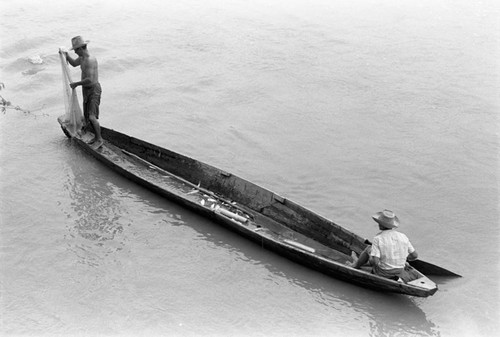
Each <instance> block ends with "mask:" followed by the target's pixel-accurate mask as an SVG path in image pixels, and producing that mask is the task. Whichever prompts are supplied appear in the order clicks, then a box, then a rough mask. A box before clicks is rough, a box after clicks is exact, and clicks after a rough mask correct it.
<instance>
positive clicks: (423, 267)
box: [409, 260, 462, 277]
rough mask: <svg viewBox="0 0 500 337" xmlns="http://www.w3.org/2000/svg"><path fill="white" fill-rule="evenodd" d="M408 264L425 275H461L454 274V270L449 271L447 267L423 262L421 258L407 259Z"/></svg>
mask: <svg viewBox="0 0 500 337" xmlns="http://www.w3.org/2000/svg"><path fill="white" fill-rule="evenodd" d="M409 264H410V265H411V266H412V267H413V268H415V269H417V270H418V271H419V272H421V273H422V274H424V275H426V276H430V275H436V276H453V277H462V275H458V274H455V273H454V272H451V271H449V270H447V269H444V268H441V267H438V266H436V265H433V264H432V263H429V262H425V261H422V260H414V261H409Z"/></svg>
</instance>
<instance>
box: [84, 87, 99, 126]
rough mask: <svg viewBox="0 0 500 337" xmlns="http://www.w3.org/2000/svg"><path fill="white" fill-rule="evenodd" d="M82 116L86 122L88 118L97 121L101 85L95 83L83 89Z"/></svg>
mask: <svg viewBox="0 0 500 337" xmlns="http://www.w3.org/2000/svg"><path fill="white" fill-rule="evenodd" d="M82 91H83V116H84V117H85V121H86V122H88V120H89V117H90V116H95V118H97V119H99V104H101V93H102V89H101V85H100V84H99V83H96V84H94V85H92V86H88V87H83V89H82Z"/></svg>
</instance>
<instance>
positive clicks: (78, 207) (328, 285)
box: [65, 145, 440, 336]
mask: <svg viewBox="0 0 500 337" xmlns="http://www.w3.org/2000/svg"><path fill="white" fill-rule="evenodd" d="M70 146H71V147H73V145H70ZM75 150H76V154H73V155H72V157H74V156H76V157H77V158H76V160H74V159H75V158H70V159H69V160H68V163H67V164H68V166H69V168H70V170H68V175H67V181H66V183H65V186H66V188H67V190H68V192H69V195H70V199H71V206H70V208H71V210H70V211H68V212H67V217H68V237H67V244H68V247H69V250H70V251H71V252H72V253H74V254H75V256H76V258H77V261H78V263H81V264H84V265H86V266H89V267H90V268H92V269H93V268H94V267H96V268H98V267H100V268H99V271H98V273H99V274H108V273H109V274H113V275H114V278H115V279H116V278H120V279H121V281H120V282H121V284H122V285H123V286H124V287H127V282H128V281H126V280H124V279H123V277H124V275H120V273H122V272H123V271H125V270H126V271H127V272H128V273H129V274H128V275H127V276H126V277H130V276H133V277H132V278H133V279H135V281H131V282H137V280H141V281H140V282H141V283H142V282H146V284H147V282H148V281H147V280H142V277H143V276H141V275H139V274H140V273H141V272H140V270H141V267H140V266H134V264H136V263H143V264H150V263H151V264H153V263H155V262H154V261H156V260H154V259H152V260H151V261H147V260H142V259H143V258H144V259H146V258H147V255H145V256H146V257H140V260H139V257H138V256H139V254H142V252H138V251H137V250H138V249H148V250H151V251H152V250H154V249H155V247H151V246H148V244H147V243H146V242H147V240H146V239H145V238H144V237H137V235H145V236H146V235H147V236H148V237H149V238H153V237H154V236H158V228H156V229H155V228H154V225H155V224H158V223H161V225H162V226H164V227H163V228H164V229H165V230H168V231H169V235H171V234H172V233H176V231H178V230H179V229H175V228H174V227H177V228H179V227H182V228H181V229H182V231H184V234H186V233H187V234H186V235H185V236H183V237H182V239H181V240H180V241H182V242H176V240H175V238H173V237H171V236H170V237H169V239H172V240H170V241H168V242H163V243H162V246H168V247H169V249H170V251H171V252H173V255H169V256H168V259H167V258H164V261H162V263H163V264H164V266H163V267H164V269H171V270H172V273H174V272H175V270H177V269H179V270H182V271H185V268H189V272H190V273H194V274H196V272H197V270H198V271H199V270H202V269H203V268H208V269H210V272H212V273H220V275H218V276H219V277H220V278H223V279H224V278H232V279H233V280H234V278H248V279H244V280H240V281H238V282H241V283H243V284H246V285H247V286H248V289H243V290H241V291H243V292H244V291H247V292H249V293H252V296H255V294H253V292H259V296H261V297H262V296H265V297H266V299H265V300H266V301H268V302H272V305H273V307H274V306H275V305H276V303H280V302H282V303H281V304H282V305H281V304H280V305H278V307H280V308H281V307H282V309H276V310H292V311H293V309H290V308H288V309H287V305H289V304H290V302H291V301H293V300H292V299H290V298H283V297H279V296H277V295H276V294H274V293H273V292H272V290H270V289H267V288H255V287H262V283H264V284H265V283H266V282H268V280H264V281H262V280H255V279H251V278H252V275H255V274H252V272H249V273H244V274H241V275H234V272H233V271H232V270H227V269H225V267H226V266H225V265H223V264H224V260H223V259H229V260H231V261H236V262H237V263H238V264H243V265H246V266H247V267H243V269H248V270H252V269H255V268H256V269H257V270H262V269H263V270H265V271H266V273H265V274H266V275H265V277H266V278H268V279H269V280H271V282H272V283H273V284H280V286H281V285H283V286H284V287H288V288H291V289H289V290H287V291H292V292H293V291H296V290H297V288H300V289H302V290H301V291H300V292H301V293H305V294H306V295H305V296H306V297H307V298H308V299H311V298H312V299H313V301H312V302H313V303H315V304H313V305H312V307H311V309H312V311H319V312H314V313H313V312H311V313H310V315H311V316H316V315H318V314H319V315H321V314H320V312H323V318H325V317H331V316H329V315H332V314H334V315H336V317H335V318H334V319H332V320H331V323H329V324H335V322H338V321H339V320H340V321H345V322H347V323H345V324H346V325H345V326H343V327H342V331H344V332H346V333H347V335H352V336H356V335H357V333H358V332H359V331H360V327H359V326H357V327H354V328H353V330H352V331H350V330H349V329H350V326H349V325H350V324H352V323H353V322H357V324H360V325H362V326H363V328H362V330H364V331H366V330H367V329H368V330H369V331H370V335H372V336H383V335H392V334H395V335H397V334H410V335H415V336H439V335H440V334H439V331H438V330H437V327H436V326H435V325H434V324H433V323H432V322H430V321H428V320H427V318H426V315H425V313H424V312H423V311H422V310H421V308H419V306H418V303H419V302H418V299H413V298H409V297H407V296H404V295H397V294H390V293H380V292H376V291H373V290H369V289H365V288H361V287H359V286H356V285H352V284H349V283H347V282H343V281H340V280H337V279H335V278H332V277H328V276H326V275H323V274H321V273H319V272H316V271H313V270H311V269H309V268H307V267H304V266H301V265H299V264H296V263H294V262H291V261H289V260H288V259H286V258H284V257H281V256H279V255H277V254H274V253H272V252H269V251H268V250H266V249H262V248H260V247H259V246H258V245H256V244H255V243H252V242H250V241H248V240H246V239H244V238H242V237H240V236H239V235H237V234H235V233H232V232H231V231H229V230H227V229H226V228H223V227H222V226H220V225H218V224H217V223H215V222H212V221H210V220H207V219H205V218H203V217H201V216H199V215H197V214H195V213H193V212H191V211H189V210H186V209H184V208H182V207H181V206H179V205H177V204H174V203H172V202H170V201H167V200H165V199H163V198H161V197H159V196H157V195H156V194H153V193H151V192H149V191H147V190H145V189H143V188H142V187H139V186H137V185H135V184H134V183H129V182H128V181H127V180H126V179H124V178H122V177H120V176H118V175H116V174H115V173H114V172H113V171H111V170H109V169H108V168H106V167H105V166H104V165H102V164H101V163H99V162H98V161H95V160H93V159H91V158H90V157H89V156H88V155H87V154H85V153H84V152H83V151H81V150H79V149H78V148H77V147H76V146H74V148H73V149H72V150H71V151H75ZM72 159H73V160H72ZM138 212H139V213H142V214H140V215H139V216H138V215H137V214H136V213H138ZM141 219H143V220H144V221H143V223H141V224H140V223H138V222H139V221H142V220H141ZM180 219H182V220H180ZM138 226H143V227H145V228H140V229H139V228H138ZM137 233H140V234H137ZM151 241H153V239H151ZM139 245H142V246H139ZM134 246H135V248H136V249H135V252H134V249H133V248H134ZM204 246H205V247H206V246H209V247H210V250H212V251H213V250H215V251H217V252H216V253H211V252H209V253H208V254H206V255H205V254H204V253H206V252H207V251H204V250H203V249H205V248H203V247H204ZM158 249H165V248H164V247H159V248H158ZM175 250H179V252H175ZM164 253H165V251H164V250H159V251H158V252H157V253H156V254H164ZM211 254H214V255H216V256H217V257H221V258H222V259H221V260H216V259H215V260H214V259H213V256H211ZM188 255H189V256H188ZM186 261H188V263H186ZM226 262H227V261H226ZM219 263H221V264H222V265H221V266H218V264H219ZM176 264H177V265H180V264H184V265H186V266H176ZM121 265H126V266H127V267H126V269H125V270H122V269H121V267H120V266H121ZM188 265H190V266H189V267H187V266H188ZM207 265H209V266H210V267H207ZM240 267H241V266H240ZM183 268H184V269H183ZM87 270H88V268H87ZM203 272H206V270H205V271H203V270H202V273H201V274H203ZM224 274H226V275H224ZM227 274H231V275H227ZM102 276H103V277H102V280H101V281H99V282H100V283H99V284H101V283H102V282H115V281H116V280H115V279H112V278H111V277H110V276H105V275H102ZM167 276H168V277H179V276H169V275H167ZM87 277H90V276H87ZM253 277H261V276H253ZM104 280H107V281H104ZM181 281H182V280H181ZM212 281H213V280H212ZM219 281H220V279H219ZM261 281H262V282H261ZM164 282H165V286H167V285H168V284H169V279H168V278H165V279H164ZM199 282H200V284H199V285H196V284H194V285H193V286H195V287H197V288H198V287H200V288H203V287H205V286H207V285H206V284H204V283H206V282H207V280H199ZM214 282H215V281H214ZM250 287H254V288H250ZM191 291H192V295H193V296H196V295H195V293H196V290H191ZM181 294H182V293H181ZM184 295H185V293H184ZM210 295H213V296H216V295H215V294H205V295H204V296H205V297H207V296H210ZM137 296H139V295H137ZM249 296H250V295H249ZM136 300H137V301H139V299H136ZM170 300H173V299H170ZM308 302H310V301H308ZM226 304H227V305H233V304H232V302H230V301H228V302H227V303H226ZM318 308H320V309H321V308H323V309H324V310H323V309H321V310H318ZM301 310H302V309H301ZM324 313H326V314H324ZM344 316H345V320H344V319H343V317H344ZM339 317H340V318H339ZM349 331H350V332H349Z"/></svg>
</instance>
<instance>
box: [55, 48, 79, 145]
mask: <svg viewBox="0 0 500 337" xmlns="http://www.w3.org/2000/svg"><path fill="white" fill-rule="evenodd" d="M59 59H60V60H61V68H62V85H63V97H64V108H65V110H64V111H65V113H64V115H62V116H60V117H59V121H60V122H61V124H63V125H64V127H65V128H66V131H67V132H68V133H69V134H70V135H71V137H76V136H78V132H79V131H80V130H81V129H82V126H83V114H82V108H81V107H80V103H79V102H78V96H77V95H76V90H75V89H71V87H70V86H69V84H70V83H71V82H72V81H71V74H70V72H69V67H68V63H67V62H66V58H65V56H64V54H63V53H59Z"/></svg>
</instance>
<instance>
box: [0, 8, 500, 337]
mask: <svg viewBox="0 0 500 337" xmlns="http://www.w3.org/2000/svg"><path fill="white" fill-rule="evenodd" d="M0 6H1V7H0V27H1V31H0V38H1V40H0V45H1V47H0V69H1V75H0V82H1V83H3V84H4V85H5V87H4V88H2V90H1V91H0V95H1V96H2V97H3V98H4V99H6V100H8V101H10V102H11V108H12V107H16V106H18V107H19V109H18V110H16V109H7V110H6V111H5V113H0V128H1V141H0V146H1V152H0V160H1V161H0V174H1V176H0V188H1V193H0V207H1V208H0V223H1V226H0V235H1V237H0V240H1V241H0V244H1V245H0V247H1V251H0V252H1V254H0V267H1V274H0V281H1V283H0V285H1V289H0V290H1V303H0V309H1V326H0V333H1V334H2V335H6V336H15V335H31V336H117V335H118V336H137V335H142V336H491V335H494V334H495V333H497V332H498V328H499V327H500V326H499V324H498V318H499V313H500V311H499V305H498V303H499V283H498V277H499V276H500V275H499V274H500V264H499V262H498V256H499V248H498V247H499V245H498V242H499V224H500V221H499V219H500V215H499V213H500V210H499V190H500V186H499V166H500V164H499V153H500V145H499V139H500V125H499V118H498V114H499V111H500V109H499V105H500V104H499V98H498V97H499V96H498V93H499V88H500V85H499V63H498V60H499V56H500V52H499V26H498V21H499V18H500V16H499V8H498V5H497V4H496V2H495V1H476V0H472V1H471V0H467V1H463V0H458V1H451V0H450V1H446V0H438V1H430V0H423V1H411V2H410V1H405V2H403V1H392V0H388V1H368V0H363V1H357V2H352V1H333V0H328V1H326V0H312V1H311V0H309V1H305V0H289V1H276V0H271V1H263V0H255V1H243V0H233V1H222V0H219V1H217V0H207V1H201V0H185V1H169V0H162V1H138V0H127V1H97V0H90V1H85V2H81V1H80V2H72V1H60V0H58V1H34V0H32V1H29V0H15V1H14V0H2V1H1V2H0ZM75 35H83V36H84V38H85V39H89V40H90V41H91V42H90V44H89V51H90V52H91V54H94V55H95V56H96V57H97V59H98V61H99V75H100V82H101V84H102V87H103V97H102V103H101V117H100V120H101V123H102V125H104V126H106V127H109V128H112V129H115V130H118V131H121V132H124V133H127V134H130V135H133V136H135V137H138V138H142V139H145V140H147V141H149V142H152V143H155V144H157V145H160V146H163V147H166V148H169V149H172V150H174V151H177V152H180V153H183V154H186V155H188V156H191V157H193V158H196V159H199V160H202V161H205V162H207V163H209V164H212V165H214V166H217V167H220V168H223V169H224V170H226V171H229V172H233V173H235V174H237V175H239V176H241V177H244V178H246V179H248V180H250V181H253V182H255V183H257V184H259V185H261V186H264V187H266V188H268V189H271V190H273V191H275V192H277V193H279V194H280V195H283V196H286V197H287V198H289V199H291V200H294V201H296V202H298V203H300V204H303V205H304V206H306V207H307V208H310V209H312V210H314V211H316V212H318V213H320V214H322V215H323V216H325V217H327V218H329V219H332V220H334V221H336V222H337V223H339V224H341V225H343V226H345V227H346V228H348V229H350V230H353V231H355V232H356V233H358V234H360V235H362V236H365V237H368V238H370V237H372V236H373V235H375V234H376V226H375V223H374V222H373V221H372V220H371V218H370V216H371V215H372V214H373V213H375V212H376V211H379V210H381V209H384V208H389V209H392V210H394V211H395V212H396V213H397V214H398V216H399V218H400V219H401V221H402V225H401V231H403V232H404V233H406V234H407V235H408V236H409V237H410V239H411V241H412V243H413V245H414V246H415V247H416V249H417V250H418V252H419V254H420V256H421V258H422V259H424V260H426V261H429V262H433V263H436V264H438V265H441V266H443V267H445V268H448V269H450V270H453V271H455V272H457V273H459V274H462V275H463V276H464V277H463V278H460V279H443V278H437V279H435V281H436V282H437V283H438V284H439V289H440V290H439V291H438V292H437V293H436V294H435V295H434V296H432V297H430V298H426V299H421V298H409V297H405V296H400V295H391V294H382V293H377V292H374V291H371V290H366V289H363V288H359V287H356V286H353V285H351V284H348V283H345V282H342V281H338V280H335V279H333V278H330V277H327V276H325V275H322V274H320V273H317V272H314V271H311V270H309V269H307V268H304V267H302V266H299V265H297V264H294V263H292V262H290V261H288V260H286V259H283V258H281V257H279V256H277V255H275V254H273V253H271V252H268V251H265V250H262V249H260V247H259V246H257V245H254V244H253V243H251V242H248V241H246V240H244V239H242V238H240V237H239V236H237V235H235V234H233V233H231V232H228V231H227V230H225V229H224V228H222V227H220V226H219V225H217V224H215V223H212V222H210V221H207V220H206V219H204V218H201V217H199V216H197V215H196V214H193V213H191V212H189V211H187V210H185V209H183V208H181V207H179V206H177V205H176V204H173V203H171V202H169V201H166V200H164V199H162V198H159V197H158V196H156V195H155V194H153V193H151V192H149V191H147V190H145V189H143V188H141V187H138V186H137V185H135V184H133V183H131V182H129V181H127V180H126V179H124V178H122V177H120V176H118V175H117V174H115V173H113V172H111V171H110V170H108V169H107V168H106V167H104V166H103V165H101V164H100V163H98V162H97V161H96V160H94V159H93V158H91V157H89V156H88V155H87V154H85V153H84V152H82V151H81V150H80V149H79V148H78V147H77V146H76V145H75V144H73V143H72V142H71V141H69V140H68V139H67V138H66V137H65V136H64V135H63V134H62V132H61V130H60V129H59V126H58V124H57V121H56V119H57V117H58V116H59V115H61V114H62V113H63V110H64V104H63V96H62V84H61V79H62V73H61V68H60V64H59V59H58V55H57V50H58V48H59V47H60V46H65V47H69V46H70V39H71V38H72V37H73V36H75ZM73 70H74V71H73V77H74V78H77V77H78V76H79V69H73Z"/></svg>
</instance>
